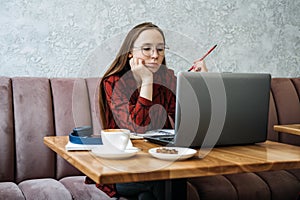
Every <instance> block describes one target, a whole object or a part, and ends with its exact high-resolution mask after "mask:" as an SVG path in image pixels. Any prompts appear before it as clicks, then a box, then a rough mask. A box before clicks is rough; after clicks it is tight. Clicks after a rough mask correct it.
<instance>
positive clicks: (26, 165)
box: [0, 77, 111, 200]
mask: <svg viewBox="0 0 300 200" xmlns="http://www.w3.org/2000/svg"><path fill="white" fill-rule="evenodd" d="M87 80H88V79H71V78H66V79H64V78H53V79H48V78H35V77H15V78H9V77H0V137H1V140H0V200H2V199H3V200H4V199H5V200H9V199H53V200H57V199H66V200H67V199H101V200H102V199H111V198H109V197H108V196H107V195H106V194H105V193H103V192H102V191H100V190H99V189H98V188H96V187H95V185H87V184H85V183H84V179H85V176H84V175H83V174H82V173H81V172H79V171H78V170H77V169H75V168H73V167H72V166H71V165H70V164H69V163H67V162H66V161H64V160H63V159H61V158H60V157H58V156H56V154H55V153H54V152H53V151H51V150H50V149H49V148H48V147H46V146H45V145H44V144H43V137H45V136H52V135H68V134H69V133H70V132H71V131H72V129H73V128H74V127H75V126H82V125H93V123H96V121H95V120H94V121H92V119H91V118H92V115H96V112H95V100H94V99H93V98H90V97H92V96H97V93H96V92H97V89H96V88H97V87H96V86H93V85H91V84H92V83H97V79H90V80H88V81H94V82H91V84H90V86H88V84H87V82H88V81H87ZM91 110H92V112H91ZM94 118H95V119H96V117H94ZM96 127H97V129H98V130H100V126H99V125H98V124H96V125H95V128H96ZM79 191H80V192H79Z"/></svg>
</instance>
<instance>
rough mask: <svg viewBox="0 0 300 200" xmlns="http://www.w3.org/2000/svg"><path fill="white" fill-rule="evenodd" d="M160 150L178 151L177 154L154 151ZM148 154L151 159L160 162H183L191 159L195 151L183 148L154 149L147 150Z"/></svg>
mask: <svg viewBox="0 0 300 200" xmlns="http://www.w3.org/2000/svg"><path fill="white" fill-rule="evenodd" d="M161 148H166V149H175V150H177V151H178V154H168V153H157V152H156V150H157V149H161ZM148 152H149V153H150V154H151V155H152V156H153V157H155V158H159V159H162V160H184V159H188V158H190V157H193V156H194V155H195V154H196V152H197V151H196V150H195V149H190V148H183V147H156V148H152V149H149V151H148Z"/></svg>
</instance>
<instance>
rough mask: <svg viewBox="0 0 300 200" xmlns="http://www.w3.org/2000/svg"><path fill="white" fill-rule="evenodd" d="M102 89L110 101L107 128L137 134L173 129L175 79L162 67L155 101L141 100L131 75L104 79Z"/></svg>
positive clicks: (156, 79)
mask: <svg viewBox="0 0 300 200" xmlns="http://www.w3.org/2000/svg"><path fill="white" fill-rule="evenodd" d="M103 87H104V90H105V94H106V99H107V105H106V107H105V114H106V119H107V123H106V127H107V128H126V129H129V130H131V131H132V132H137V133H144V132H145V131H147V130H153V129H160V128H172V127H171V122H170V120H169V118H168V117H171V118H172V120H173V121H174V118H175V101H176V96H175V95H176V76H175V75H174V71H173V70H171V69H167V68H166V67H163V66H162V67H161V68H160V69H159V70H158V71H157V72H156V73H154V76H153V99H152V101H150V100H148V99H145V98H143V97H140V96H139V90H138V86H137V84H136V81H135V79H134V77H133V74H132V72H131V71H128V72H127V73H125V74H124V75H122V76H120V75H112V76H109V77H107V78H105V79H104V80H103ZM156 104H158V105H160V106H156ZM149 111H150V112H149Z"/></svg>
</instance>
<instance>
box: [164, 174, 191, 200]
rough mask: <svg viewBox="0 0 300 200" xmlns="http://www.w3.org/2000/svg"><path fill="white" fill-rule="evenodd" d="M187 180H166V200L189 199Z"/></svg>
mask: <svg viewBox="0 0 300 200" xmlns="http://www.w3.org/2000/svg"><path fill="white" fill-rule="evenodd" d="M186 181H187V179H185V178H182V179H172V180H166V195H165V199H166V200H185V199H186V197H187V185H186Z"/></svg>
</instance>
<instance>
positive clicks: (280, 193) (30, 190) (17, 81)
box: [0, 77, 300, 200]
mask: <svg viewBox="0 0 300 200" xmlns="http://www.w3.org/2000/svg"><path fill="white" fill-rule="evenodd" d="M99 80H100V79H99V78H86V79H81V78H51V79H48V78H35V77H14V78H10V77H0V137H1V140H0V200H2V199H3V200H4V199H5V200H7V199H55V200H56V199H77V200H81V199H100V200H104V199H111V198H109V197H108V196H107V195H106V194H105V193H103V192H102V191H100V190H99V189H98V188H96V187H95V185H93V184H89V185H88V184H85V183H84V179H85V176H84V175H83V174H82V173H81V172H79V171H78V170H77V169H75V168H74V167H72V166H71V165H70V164H69V163H67V162H66V161H65V160H63V159H62V158H60V157H59V156H57V155H56V154H55V153H54V152H52V151H51V150H50V149H49V148H48V147H46V146H45V145H44V144H43V137H45V136H53V135H68V134H69V133H70V132H71V131H72V129H73V128H74V127H76V126H85V125H92V126H93V131H94V133H95V134H98V133H99V132H100V130H101V125H100V118H99V107H98V101H99V88H98V87H97V86H98V85H99ZM270 94H271V95H270V105H269V122H268V139H269V140H273V141H278V142H283V143H289V144H293V145H300V137H299V136H293V135H288V134H285V133H278V132H275V131H274V130H273V125H275V124H289V123H300V103H299V97H300V78H273V79H272V83H271V91H270ZM187 191H188V193H187V197H188V199H191V200H193V199H195V200H198V199H201V200H205V199H209V200H211V199H230V200H232V199H273V200H274V199H297V197H298V195H299V192H300V169H294V170H279V171H266V172H259V173H241V174H231V175H224V176H207V177H199V178H192V179H188V182H187Z"/></svg>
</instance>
